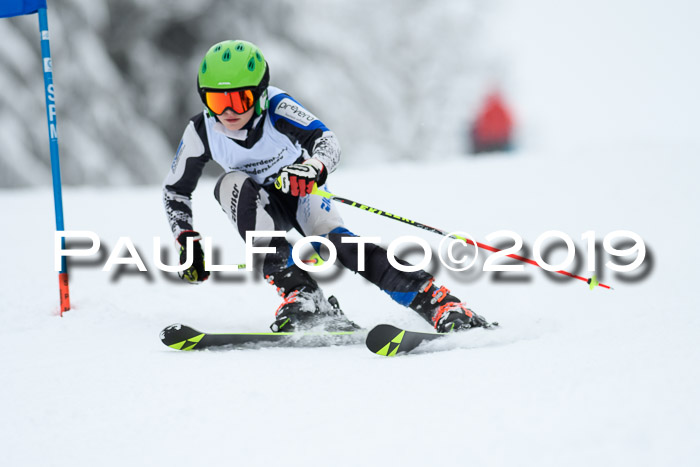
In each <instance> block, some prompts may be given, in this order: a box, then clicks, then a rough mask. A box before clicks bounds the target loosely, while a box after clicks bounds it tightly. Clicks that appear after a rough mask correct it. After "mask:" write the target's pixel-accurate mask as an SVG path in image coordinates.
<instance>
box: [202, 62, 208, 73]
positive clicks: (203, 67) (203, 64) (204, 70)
mask: <svg viewBox="0 0 700 467" xmlns="http://www.w3.org/2000/svg"><path fill="white" fill-rule="evenodd" d="M206 72H207V61H206V60H204V61H203V62H202V74H204V73H206Z"/></svg>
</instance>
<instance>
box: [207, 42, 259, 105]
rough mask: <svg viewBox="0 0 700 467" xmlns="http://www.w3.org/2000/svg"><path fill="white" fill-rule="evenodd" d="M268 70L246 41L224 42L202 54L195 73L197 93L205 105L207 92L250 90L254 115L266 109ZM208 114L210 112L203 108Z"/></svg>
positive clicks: (256, 52) (256, 48)
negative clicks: (197, 70)
mask: <svg viewBox="0 0 700 467" xmlns="http://www.w3.org/2000/svg"><path fill="white" fill-rule="evenodd" d="M269 82H270V67H269V66H268V65H267V62H266V61H265V57H264V56H263V54H262V52H261V51H260V49H259V48H258V47H257V46H256V45H255V44H252V43H250V42H246V41H240V40H227V41H223V42H219V43H218V44H214V45H213V46H211V48H210V49H209V51H208V52H207V53H206V55H204V58H203V59H202V63H201V64H200V66H199V73H198V74H197V91H198V92H199V97H200V98H201V99H202V102H203V103H204V105H205V106H207V99H206V92H207V91H219V92H220V91H229V90H240V89H245V88H247V89H251V90H252V92H253V97H254V99H255V114H256V115H260V114H261V113H262V112H263V110H265V109H266V108H267V105H268V99H267V86H268V84H269ZM207 110H209V115H211V116H214V113H213V112H212V111H211V109H209V106H207Z"/></svg>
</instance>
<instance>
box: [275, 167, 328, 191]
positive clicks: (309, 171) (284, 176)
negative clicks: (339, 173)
mask: <svg viewBox="0 0 700 467" xmlns="http://www.w3.org/2000/svg"><path fill="white" fill-rule="evenodd" d="M325 171H326V169H325V167H324V166H323V163H321V161H319V160H317V159H309V160H307V161H304V163H302V164H292V165H288V166H287V167H284V168H283V169H282V170H280V174H279V176H278V177H277V180H276V181H275V187H276V188H277V189H278V190H280V191H281V192H282V193H285V194H291V195H292V196H306V195H309V194H311V190H313V188H314V184H319V185H322V184H323V182H325V179H326V173H325Z"/></svg>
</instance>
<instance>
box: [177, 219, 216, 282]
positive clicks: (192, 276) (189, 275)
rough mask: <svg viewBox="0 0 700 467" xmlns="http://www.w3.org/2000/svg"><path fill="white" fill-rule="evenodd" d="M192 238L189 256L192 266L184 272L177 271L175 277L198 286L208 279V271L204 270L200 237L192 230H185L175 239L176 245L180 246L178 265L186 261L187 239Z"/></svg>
mask: <svg viewBox="0 0 700 467" xmlns="http://www.w3.org/2000/svg"><path fill="white" fill-rule="evenodd" d="M190 237H192V239H193V240H194V241H193V242H192V251H191V252H190V256H191V257H192V258H193V260H192V266H190V267H189V268H188V269H185V270H184V271H178V273H177V275H178V276H180V279H182V280H184V281H187V282H189V283H190V284H200V283H201V282H204V281H205V280H207V279H208V278H209V271H205V270H204V251H202V245H201V244H200V243H199V241H200V240H201V239H202V236H201V235H199V232H195V231H194V230H185V231H184V232H182V233H181V234H180V235H179V236H178V237H177V243H178V244H179V245H180V264H185V261H187V256H188V254H187V239H188V238H190Z"/></svg>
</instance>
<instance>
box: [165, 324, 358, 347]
mask: <svg viewBox="0 0 700 467" xmlns="http://www.w3.org/2000/svg"><path fill="white" fill-rule="evenodd" d="M365 334H366V331H364V330H358V331H343V332H324V331H320V332H254V333H245V332H232V333H216V334H213V333H207V332H201V331H198V330H196V329H194V328H191V327H189V326H185V325H184V324H173V325H170V326H168V327H166V328H165V329H163V330H162V331H161V333H160V340H161V341H162V342H163V344H165V345H167V346H168V347H170V348H172V349H176V350H202V349H212V348H220V349H224V348H226V349H247V348H260V347H328V346H333V345H349V344H360V343H361V342H362V339H363V338H364V336H365Z"/></svg>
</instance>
